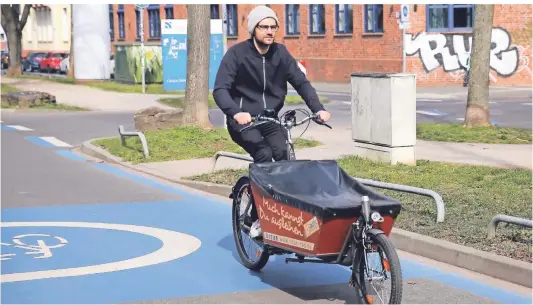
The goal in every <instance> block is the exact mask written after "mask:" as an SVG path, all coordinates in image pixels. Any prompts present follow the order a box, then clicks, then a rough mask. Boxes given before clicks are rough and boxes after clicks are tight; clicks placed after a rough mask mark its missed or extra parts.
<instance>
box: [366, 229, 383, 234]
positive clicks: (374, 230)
mask: <svg viewBox="0 0 533 305" xmlns="http://www.w3.org/2000/svg"><path fill="white" fill-rule="evenodd" d="M366 232H367V234H373V235H379V234H385V232H383V231H381V230H380V229H376V228H372V229H370V230H368V231H366Z"/></svg>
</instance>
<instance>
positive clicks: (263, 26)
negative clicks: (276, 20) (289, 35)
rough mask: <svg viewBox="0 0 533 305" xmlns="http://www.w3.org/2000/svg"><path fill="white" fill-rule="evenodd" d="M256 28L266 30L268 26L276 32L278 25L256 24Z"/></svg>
mask: <svg viewBox="0 0 533 305" xmlns="http://www.w3.org/2000/svg"><path fill="white" fill-rule="evenodd" d="M257 28H258V29H260V30H261V31H266V30H268V28H270V29H271V30H272V32H276V31H277V30H278V28H279V27H278V26H277V25H258V26H257Z"/></svg>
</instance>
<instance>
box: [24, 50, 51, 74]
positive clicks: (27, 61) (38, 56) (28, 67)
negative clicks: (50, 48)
mask: <svg viewBox="0 0 533 305" xmlns="http://www.w3.org/2000/svg"><path fill="white" fill-rule="evenodd" d="M46 54H47V53H45V52H32V53H30V54H28V56H26V58H24V59H23V60H22V71H27V72H33V71H34V70H39V69H40V62H41V60H42V59H43V58H44V57H45V56H46Z"/></svg>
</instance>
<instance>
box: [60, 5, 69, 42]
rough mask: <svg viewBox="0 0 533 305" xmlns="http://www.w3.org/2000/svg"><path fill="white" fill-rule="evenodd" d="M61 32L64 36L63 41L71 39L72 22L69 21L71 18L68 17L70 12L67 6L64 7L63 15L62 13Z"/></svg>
mask: <svg viewBox="0 0 533 305" xmlns="http://www.w3.org/2000/svg"><path fill="white" fill-rule="evenodd" d="M61 17H62V18H61V30H62V31H61V33H62V36H63V41H69V40H70V39H69V38H70V35H69V32H70V31H69V30H70V23H69V18H68V13H67V8H66V7H64V8H63V10H62V15H61Z"/></svg>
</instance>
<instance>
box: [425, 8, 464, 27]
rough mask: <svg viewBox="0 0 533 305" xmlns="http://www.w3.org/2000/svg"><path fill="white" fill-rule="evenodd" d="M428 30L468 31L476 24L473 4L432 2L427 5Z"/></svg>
mask: <svg viewBox="0 0 533 305" xmlns="http://www.w3.org/2000/svg"><path fill="white" fill-rule="evenodd" d="M426 22H427V24H426V27H427V31H428V32H446V31H468V30H472V25H473V24H474V5H473V4H432V5H429V4H428V5H427V6H426Z"/></svg>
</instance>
